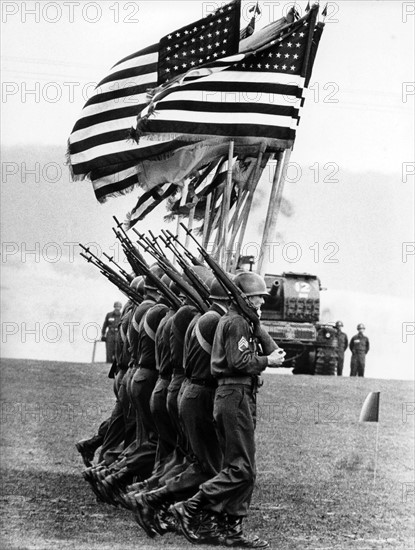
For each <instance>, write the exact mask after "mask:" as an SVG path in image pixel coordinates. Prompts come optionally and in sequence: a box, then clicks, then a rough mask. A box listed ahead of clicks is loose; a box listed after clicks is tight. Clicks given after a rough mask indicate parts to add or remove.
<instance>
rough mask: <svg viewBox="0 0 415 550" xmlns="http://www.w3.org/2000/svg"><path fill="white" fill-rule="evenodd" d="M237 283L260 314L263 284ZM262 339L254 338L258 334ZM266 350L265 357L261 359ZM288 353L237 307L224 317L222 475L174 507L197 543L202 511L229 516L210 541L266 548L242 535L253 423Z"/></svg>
mask: <svg viewBox="0 0 415 550" xmlns="http://www.w3.org/2000/svg"><path fill="white" fill-rule="evenodd" d="M234 283H235V284H236V285H237V286H238V287H239V288H240V289H241V290H242V291H243V292H244V293H245V295H246V296H247V297H248V299H249V301H250V302H251V304H252V306H253V307H254V308H255V309H256V310H257V312H258V323H257V325H258V328H259V317H260V311H261V310H260V308H261V305H262V304H263V303H264V298H263V296H264V295H265V294H267V289H266V285H265V281H264V279H263V278H262V277H261V276H260V275H258V274H256V273H252V272H247V273H240V274H238V275H237V276H236V277H235V279H234ZM257 333H258V334H259V336H256V335H255V334H257ZM261 344H262V346H263V351H264V353H265V355H262V356H261V355H260V354H259V351H260V348H259V346H260V345H261ZM283 356H284V352H283V351H282V350H281V349H280V348H278V346H277V345H276V344H274V342H273V341H272V339H271V338H270V337H269V336H268V338H266V336H265V334H264V333H260V331H259V330H255V333H254V327H253V326H252V324H251V323H249V322H248V321H247V320H246V319H245V317H243V316H242V315H240V314H239V313H238V310H237V308H236V307H235V305H234V304H231V306H230V308H229V311H228V313H227V314H226V315H224V316H223V317H222V318H221V319H220V321H219V323H218V327H217V330H216V334H215V338H214V342H213V347H212V360H211V373H212V376H213V377H214V378H216V379H217V382H218V389H217V390H216V395H215V402H214V418H215V422H216V425H217V429H218V433H219V438H220V440H221V444H222V450H223V464H222V469H221V471H220V472H219V473H218V474H217V475H216V476H214V477H213V478H212V479H210V480H209V481H207V482H205V483H203V484H202V485H201V486H200V488H199V492H198V493H196V495H194V496H193V497H192V498H191V499H188V500H186V501H184V502H179V503H177V504H174V505H173V506H172V511H173V513H174V515H175V517H176V519H177V521H178V523H179V525H180V528H181V530H182V532H183V534H184V535H185V537H186V538H187V539H188V540H189V541H191V542H193V543H199V542H202V541H201V540H200V537H199V535H197V534H196V533H195V532H194V530H193V526H194V522H195V520H196V517H197V515H198V514H199V512H201V511H202V510H204V511H206V510H208V511H212V512H214V513H219V514H220V515H221V516H222V517H223V515H224V514H226V517H227V525H226V531H225V535H224V536H222V537H220V536H218V535H217V534H216V528H215V527H214V526H213V525H212V527H211V532H212V537H211V539H215V537H216V540H217V542H223V544H224V545H225V546H228V547H237V546H239V547H245V548H268V547H269V545H268V543H267V542H266V541H264V540H261V539H259V538H258V537H254V538H249V537H247V536H245V535H244V533H243V530H242V521H243V518H244V517H246V515H247V514H248V509H249V505H250V501H251V496H252V491H253V488H254V483H255V476H256V467H255V440H254V429H255V417H256V410H255V409H256V391H257V388H258V377H259V375H260V374H261V372H262V371H264V370H265V368H266V367H267V366H280V365H281V364H282V363H283V361H284V358H283Z"/></svg>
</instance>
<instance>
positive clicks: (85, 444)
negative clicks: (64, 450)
mask: <svg viewBox="0 0 415 550" xmlns="http://www.w3.org/2000/svg"><path fill="white" fill-rule="evenodd" d="M101 443H102V439H101V437H99V436H98V435H95V436H94V437H91V439H81V440H80V441H78V442H77V443H75V447H76V450H77V451H78V453H80V455H81V457H82V460H83V463H84V464H85V466H86V467H87V468H90V467H91V466H92V461H93V460H94V456H95V451H96V450H97V449H98V447H99V446H100V445H101Z"/></svg>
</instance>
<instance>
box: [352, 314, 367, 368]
mask: <svg viewBox="0 0 415 550" xmlns="http://www.w3.org/2000/svg"><path fill="white" fill-rule="evenodd" d="M365 330H366V327H365V325H363V324H362V323H359V324H358V325H357V331H358V332H357V334H356V335H355V336H353V338H352V339H351V340H350V346H349V347H350V351H351V352H352V360H351V362H350V376H362V377H363V376H364V375H365V362H366V354H367V352H368V351H369V338H368V337H367V336H365V335H364V331H365Z"/></svg>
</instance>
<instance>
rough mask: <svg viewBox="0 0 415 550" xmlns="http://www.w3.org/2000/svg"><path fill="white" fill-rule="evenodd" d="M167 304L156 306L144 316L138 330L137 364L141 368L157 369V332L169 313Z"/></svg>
mask: <svg viewBox="0 0 415 550" xmlns="http://www.w3.org/2000/svg"><path fill="white" fill-rule="evenodd" d="M168 310H169V308H168V306H166V305H165V304H156V305H154V306H152V307H150V309H148V310H147V311H146V313H145V314H144V315H143V317H142V319H141V321H140V325H139V330H138V345H137V363H138V365H139V366H140V367H146V368H148V369H154V370H155V369H156V345H155V340H156V332H157V328H158V326H159V324H160V322H161V320H162V319H163V317H164V316H165V315H166V313H167V312H168Z"/></svg>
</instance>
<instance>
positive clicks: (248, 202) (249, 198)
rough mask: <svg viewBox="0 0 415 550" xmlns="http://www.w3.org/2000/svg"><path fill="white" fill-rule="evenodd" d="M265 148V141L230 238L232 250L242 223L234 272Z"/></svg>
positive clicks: (229, 259) (229, 261)
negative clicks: (240, 213)
mask: <svg viewBox="0 0 415 550" xmlns="http://www.w3.org/2000/svg"><path fill="white" fill-rule="evenodd" d="M265 149H266V145H265V143H261V146H260V148H259V151H258V157H257V160H256V164H255V169H254V171H253V172H252V181H249V182H248V184H247V187H248V191H247V195H248V196H247V199H246V202H245V204H244V207H243V210H242V215H241V216H240V217H239V218H235V224H234V227H233V231H232V234H231V238H230V239H229V248H230V249H231V250H232V248H233V245H234V243H235V239H236V236H237V234H238V231H239V229H240V227H241V225H242V229H241V231H240V233H239V241H238V245H237V249H236V251H235V258H234V265H233V266H232V272H233V273H234V272H235V270H236V265H237V263H238V260H239V255H240V253H241V248H242V241H243V239H244V236H245V231H246V227H247V224H248V217H249V211H250V210H251V206H252V201H253V198H254V193H255V191H256V188H257V185H258V183H259V180H260V178H261V174H262V172H261V163H262V158H263V156H264V153H265ZM250 180H251V178H250ZM244 198H245V197H244ZM241 204H242V201H241ZM238 206H239V205H238ZM230 268H231V257H230V256H229V258H228V264H227V267H226V269H227V270H229V269H230Z"/></svg>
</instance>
